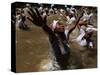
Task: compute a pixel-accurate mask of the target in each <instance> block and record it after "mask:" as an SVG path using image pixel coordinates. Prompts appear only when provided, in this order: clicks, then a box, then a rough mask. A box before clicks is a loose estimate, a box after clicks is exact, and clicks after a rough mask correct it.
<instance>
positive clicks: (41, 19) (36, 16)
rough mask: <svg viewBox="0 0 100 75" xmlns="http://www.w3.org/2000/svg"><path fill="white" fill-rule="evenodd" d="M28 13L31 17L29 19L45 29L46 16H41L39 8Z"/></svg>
mask: <svg viewBox="0 0 100 75" xmlns="http://www.w3.org/2000/svg"><path fill="white" fill-rule="evenodd" d="M28 13H29V15H30V16H31V18H30V17H28V19H29V20H30V21H31V22H32V23H33V24H35V25H36V26H39V27H43V26H44V25H47V19H46V15H45V16H41V15H40V13H39V11H38V9H37V8H34V9H32V8H30V11H28Z"/></svg>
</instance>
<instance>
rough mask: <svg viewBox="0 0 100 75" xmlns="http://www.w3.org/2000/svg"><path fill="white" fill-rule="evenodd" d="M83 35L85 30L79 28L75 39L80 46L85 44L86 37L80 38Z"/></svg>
mask: <svg viewBox="0 0 100 75" xmlns="http://www.w3.org/2000/svg"><path fill="white" fill-rule="evenodd" d="M84 35H85V31H84V30H83V29H82V28H81V29H80V34H79V36H78V37H77V38H76V41H77V42H78V44H79V45H80V46H86V45H87V42H86V39H82V38H83V37H84Z"/></svg>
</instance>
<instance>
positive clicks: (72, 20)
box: [66, 16, 76, 24]
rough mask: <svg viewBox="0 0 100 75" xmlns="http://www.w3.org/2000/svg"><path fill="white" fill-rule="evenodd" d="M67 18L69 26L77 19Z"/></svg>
mask: <svg viewBox="0 0 100 75" xmlns="http://www.w3.org/2000/svg"><path fill="white" fill-rule="evenodd" d="M66 18H67V24H72V23H73V22H75V20H76V19H75V17H72V18H70V17H69V16H67V17H66Z"/></svg>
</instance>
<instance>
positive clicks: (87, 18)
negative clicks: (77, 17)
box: [81, 13, 93, 21]
mask: <svg viewBox="0 0 100 75" xmlns="http://www.w3.org/2000/svg"><path fill="white" fill-rule="evenodd" d="M92 16H93V13H90V14H89V15H88V14H87V13H84V14H83V17H82V18H81V19H82V20H83V21H89V20H90V19H91V17H92Z"/></svg>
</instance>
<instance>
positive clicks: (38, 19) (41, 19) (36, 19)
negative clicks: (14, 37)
mask: <svg viewBox="0 0 100 75" xmlns="http://www.w3.org/2000/svg"><path fill="white" fill-rule="evenodd" d="M30 11H31V12H30ZM30 11H29V12H28V13H29V15H30V16H31V18H29V17H28V19H29V20H30V21H31V22H32V23H33V24H35V25H36V26H38V27H41V28H42V29H43V30H44V32H46V33H47V35H48V37H49V41H50V43H51V46H52V48H53V52H54V54H55V57H56V61H57V62H58V64H59V66H60V67H61V69H62V70H64V69H66V66H67V63H66V62H68V59H69V56H70V48H69V47H68V46H67V44H66V42H63V41H62V40H63V39H62V38H60V42H61V43H62V45H63V46H64V49H65V51H66V53H65V54H62V53H61V49H60V48H59V43H60V42H59V41H58V39H59V38H58V37H57V36H56V34H57V33H62V32H64V30H65V27H64V25H62V24H59V26H58V27H56V28H55V30H54V31H52V29H51V28H50V27H49V26H48V25H47V19H46V18H47V16H41V15H40V14H39V12H38V10H37V9H36V8H35V9H34V10H32V9H30ZM80 18H81V16H80V17H79V18H78V19H77V21H76V23H75V25H74V26H73V27H72V28H70V29H69V32H68V36H69V34H70V33H71V32H72V31H73V30H74V29H75V27H76V26H77V24H78V22H79V20H80ZM61 35H62V34H61ZM63 35H64V34H63ZM59 37H60V36H59ZM66 40H68V39H66Z"/></svg>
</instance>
